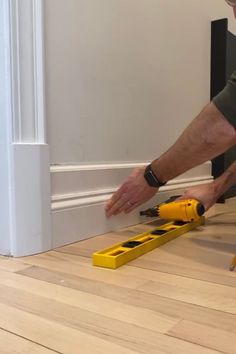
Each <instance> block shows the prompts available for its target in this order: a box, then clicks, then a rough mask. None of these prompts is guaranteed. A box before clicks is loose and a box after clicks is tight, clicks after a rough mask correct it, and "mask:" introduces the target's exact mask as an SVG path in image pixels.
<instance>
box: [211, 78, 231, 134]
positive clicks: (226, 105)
mask: <svg viewBox="0 0 236 354" xmlns="http://www.w3.org/2000/svg"><path fill="white" fill-rule="evenodd" d="M212 101H213V103H214V104H215V105H216V107H217V108H218V109H219V111H220V112H221V113H222V114H223V116H224V117H225V118H226V119H227V120H228V121H229V123H230V124H232V125H233V126H234V128H235V129H236V71H234V72H233V74H232V76H231V78H230V79H229V81H228V82H227V85H226V86H225V88H224V89H223V90H222V91H221V92H220V93H219V94H218V95H217V96H215V97H214V98H213V100H212Z"/></svg>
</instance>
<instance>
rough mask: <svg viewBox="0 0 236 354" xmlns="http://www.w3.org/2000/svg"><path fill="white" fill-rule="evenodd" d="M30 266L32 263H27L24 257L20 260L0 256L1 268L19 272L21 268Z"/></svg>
mask: <svg viewBox="0 0 236 354" xmlns="http://www.w3.org/2000/svg"><path fill="white" fill-rule="evenodd" d="M28 267H30V264H27V263H25V262H24V261H23V259H22V260H21V261H20V262H19V261H16V260H15V259H13V258H10V257H2V256H0V269H2V270H6V271H8V272H18V271H20V270H23V269H26V268H28Z"/></svg>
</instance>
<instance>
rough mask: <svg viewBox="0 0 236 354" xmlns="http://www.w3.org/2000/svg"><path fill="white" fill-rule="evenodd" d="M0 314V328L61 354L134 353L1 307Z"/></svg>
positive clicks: (76, 331) (30, 315)
mask: <svg viewBox="0 0 236 354" xmlns="http://www.w3.org/2000/svg"><path fill="white" fill-rule="evenodd" d="M0 313H1V316H0V327H1V328H4V329H6V330H8V331H11V332H13V333H15V334H17V335H19V336H22V337H24V338H27V339H29V340H31V341H34V342H35V343H41V344H42V345H44V346H46V347H48V348H51V349H53V350H55V351H58V352H60V353H63V354H78V353H83V354H91V353H94V354H104V353H109V352H112V353H114V354H137V352H134V351H133V350H129V349H127V348H124V347H122V346H120V345H117V344H115V343H111V342H108V341H105V340H103V339H100V338H98V337H95V336H92V335H89V334H86V333H84V332H81V331H79V330H75V329H73V328H68V327H66V326H63V325H61V324H58V323H56V322H53V321H49V320H46V319H43V318H41V317H39V316H36V315H32V314H29V313H27V312H24V311H21V310H18V309H16V308H12V307H10V306H7V305H3V304H0ZM22 354H23V353H22ZM24 354H25V353H24Z"/></svg>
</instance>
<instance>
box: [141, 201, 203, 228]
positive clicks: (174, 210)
mask: <svg viewBox="0 0 236 354" xmlns="http://www.w3.org/2000/svg"><path fill="white" fill-rule="evenodd" d="M173 198H177V197H172V198H171V199H170V200H167V201H166V202H164V203H162V204H159V205H157V206H155V207H153V208H150V209H147V210H144V211H141V212H140V215H144V216H148V217H159V218H161V219H166V220H180V221H186V222H191V221H195V220H197V219H199V217H200V216H202V215H203V214H204V212H205V208H204V206H203V204H201V203H200V202H199V201H197V200H195V199H186V200H180V201H172V200H173Z"/></svg>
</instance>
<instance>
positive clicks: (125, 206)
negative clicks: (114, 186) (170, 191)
mask: <svg viewBox="0 0 236 354" xmlns="http://www.w3.org/2000/svg"><path fill="white" fill-rule="evenodd" d="M144 170H145V168H137V169H135V170H134V171H133V172H132V173H131V175H130V176H129V177H128V179H127V180H126V181H125V182H124V183H123V184H122V186H121V187H120V188H119V189H118V190H117V192H116V193H114V194H113V196H112V197H111V199H110V200H109V201H108V202H107V204H106V207H105V210H106V215H107V217H110V216H112V215H117V214H119V213H121V212H124V213H126V214H127V213H130V212H131V211H132V210H134V209H135V208H137V207H138V206H139V205H141V204H143V203H145V202H146V201H147V200H149V199H150V198H152V197H153V196H154V195H155V194H156V193H157V192H158V188H153V187H150V186H149V185H148V184H147V182H146V180H145V178H144V177H143V175H144Z"/></svg>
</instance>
